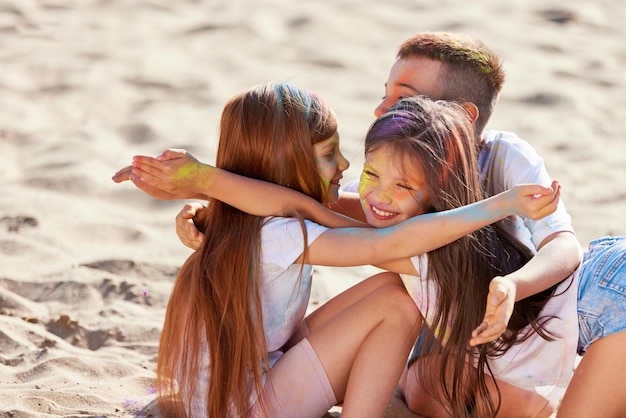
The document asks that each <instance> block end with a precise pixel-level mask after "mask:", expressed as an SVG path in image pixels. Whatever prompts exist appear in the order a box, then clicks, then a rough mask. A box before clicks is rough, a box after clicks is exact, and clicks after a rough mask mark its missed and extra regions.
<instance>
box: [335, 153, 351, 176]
mask: <svg viewBox="0 0 626 418" xmlns="http://www.w3.org/2000/svg"><path fill="white" fill-rule="evenodd" d="M348 167H350V161H348V159H347V158H346V157H345V156H344V155H343V154H342V153H341V152H339V159H338V161H337V168H338V169H339V171H346V170H347V169H348Z"/></svg>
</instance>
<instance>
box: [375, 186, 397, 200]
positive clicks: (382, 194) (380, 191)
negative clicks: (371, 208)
mask: <svg viewBox="0 0 626 418" xmlns="http://www.w3.org/2000/svg"><path fill="white" fill-rule="evenodd" d="M374 195H375V196H376V200H377V201H378V202H380V203H387V204H390V203H391V202H392V201H393V197H392V195H391V193H390V192H389V190H387V189H386V188H384V187H381V186H378V187H377V188H376V191H375V192H374Z"/></svg>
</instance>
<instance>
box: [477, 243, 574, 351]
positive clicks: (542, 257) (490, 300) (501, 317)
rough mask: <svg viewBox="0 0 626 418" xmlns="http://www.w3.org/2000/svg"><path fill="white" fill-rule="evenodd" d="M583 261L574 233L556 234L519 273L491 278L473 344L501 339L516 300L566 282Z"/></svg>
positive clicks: (517, 271) (543, 244)
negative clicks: (483, 311)
mask: <svg viewBox="0 0 626 418" xmlns="http://www.w3.org/2000/svg"><path fill="white" fill-rule="evenodd" d="M580 259H581V255H580V244H579V243H578V240H577V238H576V236H575V235H574V234H573V233H571V232H565V231H563V232H557V233H555V234H552V235H551V236H550V237H548V238H546V239H545V240H544V242H543V243H542V245H541V247H540V248H539V251H538V252H537V254H535V256H534V257H533V258H532V259H530V261H529V262H528V263H526V264H525V265H524V266H523V267H521V268H520V269H519V270H516V271H514V272H513V273H511V274H508V275H506V276H503V277H495V278H494V279H492V281H491V283H490V285H489V295H488V296H487V308H486V310H485V317H484V319H483V322H482V323H481V324H480V325H479V326H478V327H477V328H476V329H475V330H474V331H473V332H472V338H471V340H470V345H478V344H484V343H487V342H490V341H495V340H496V339H498V338H499V337H500V336H501V335H502V333H503V332H504V331H505V330H506V328H507V326H508V324H509V320H510V319H511V315H512V314H513V306H514V304H515V302H516V301H519V300H522V299H525V298H527V297H528V296H531V295H534V294H535V293H539V292H541V291H543V290H545V289H547V288H549V287H550V286H554V285H555V284H557V283H559V282H561V281H563V280H564V279H566V278H567V277H568V276H570V275H571V274H572V273H573V272H574V270H575V269H576V267H577V266H578V264H579V263H580Z"/></svg>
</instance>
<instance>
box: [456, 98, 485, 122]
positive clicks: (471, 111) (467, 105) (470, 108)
mask: <svg viewBox="0 0 626 418" xmlns="http://www.w3.org/2000/svg"><path fill="white" fill-rule="evenodd" d="M461 106H462V107H463V109H465V112H467V114H468V115H469V117H470V119H471V120H472V123H474V122H476V120H477V119H478V115H479V113H480V112H479V111H478V107H477V106H476V105H475V104H474V103H472V102H463V103H461Z"/></svg>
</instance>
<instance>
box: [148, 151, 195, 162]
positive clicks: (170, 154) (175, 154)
mask: <svg viewBox="0 0 626 418" xmlns="http://www.w3.org/2000/svg"><path fill="white" fill-rule="evenodd" d="M187 154H188V153H187V151H185V150H183V149H166V150H165V151H163V152H162V153H161V154H160V155H158V156H157V157H156V159H157V160H159V161H167V160H175V159H177V158H182V157H185V156H186V155H187Z"/></svg>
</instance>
